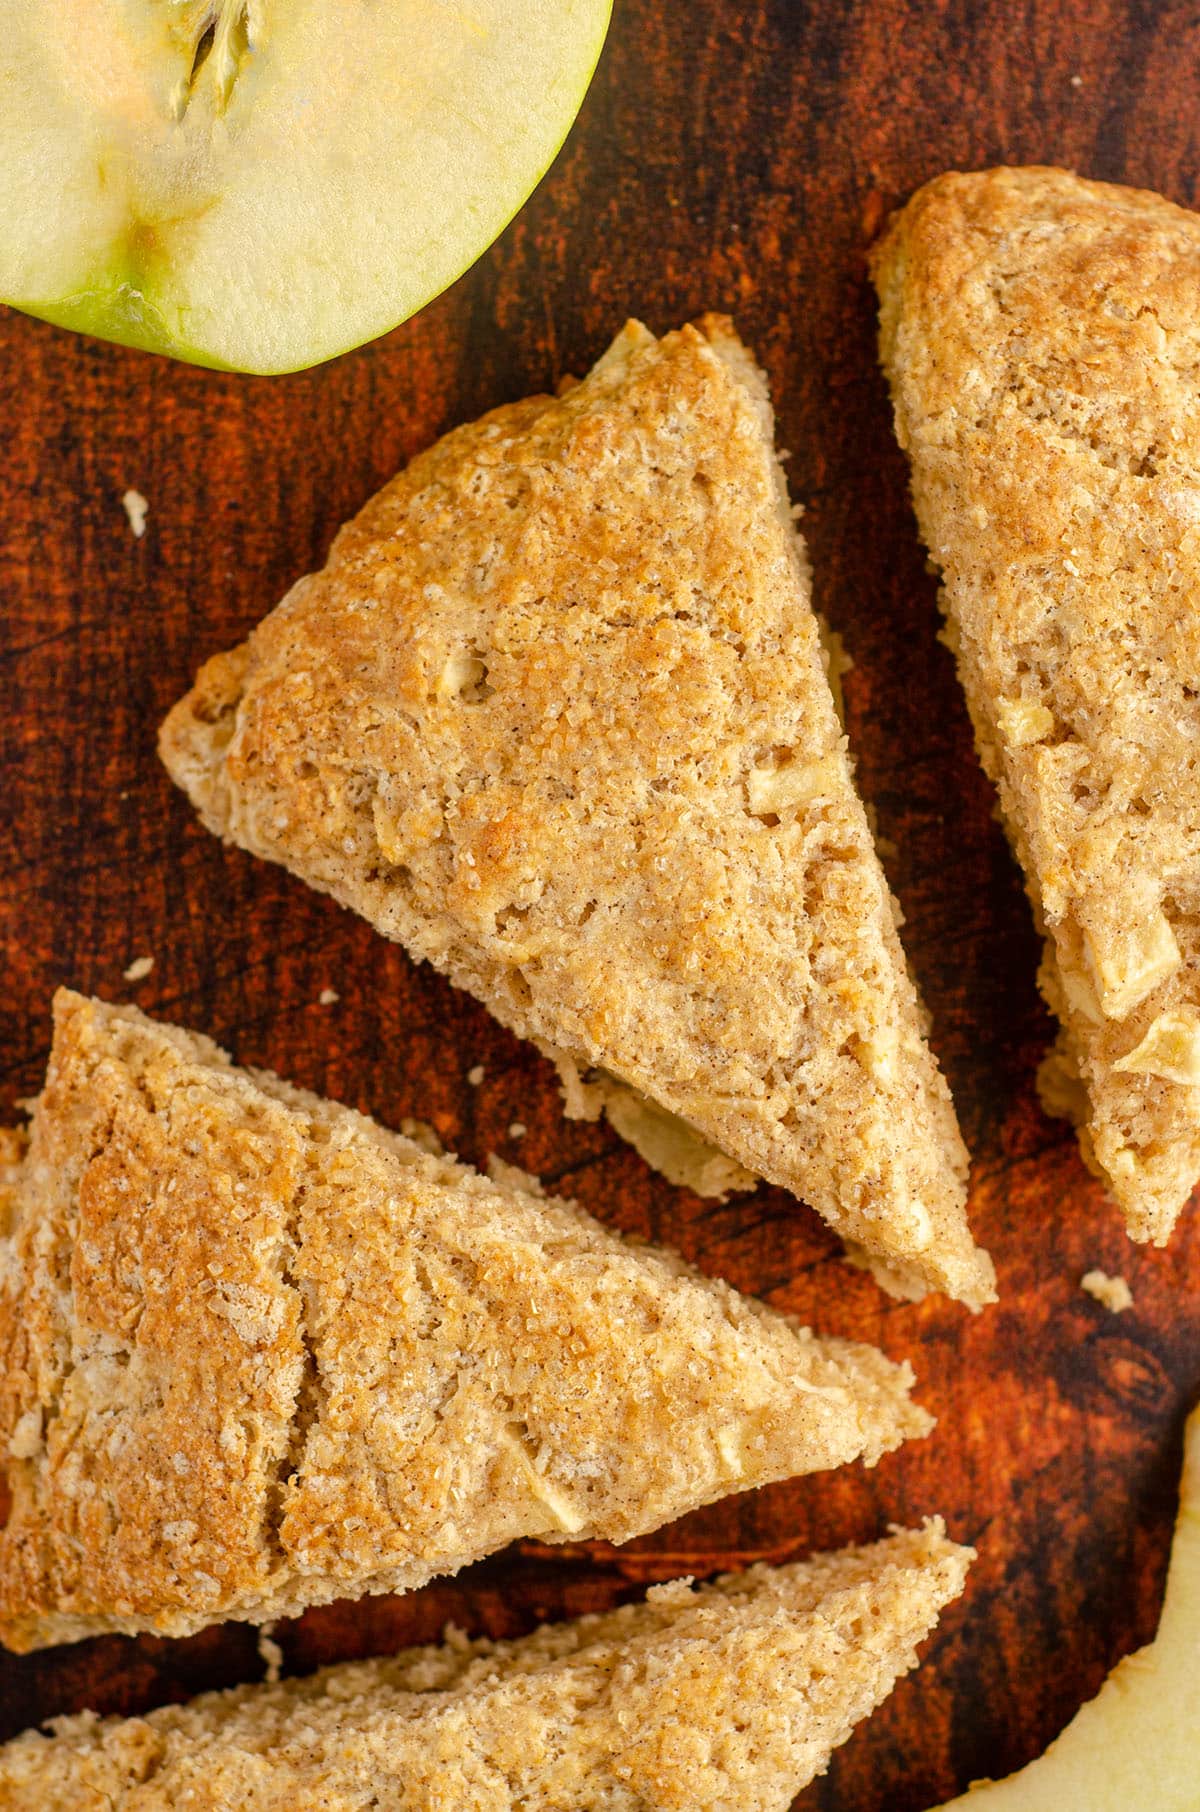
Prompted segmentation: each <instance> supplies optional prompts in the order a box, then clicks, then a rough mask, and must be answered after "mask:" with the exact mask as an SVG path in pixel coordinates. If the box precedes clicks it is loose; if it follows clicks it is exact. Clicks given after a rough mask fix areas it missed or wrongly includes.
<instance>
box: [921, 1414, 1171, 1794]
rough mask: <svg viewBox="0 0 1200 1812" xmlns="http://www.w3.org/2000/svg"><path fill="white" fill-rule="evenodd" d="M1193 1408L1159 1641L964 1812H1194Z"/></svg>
mask: <svg viewBox="0 0 1200 1812" xmlns="http://www.w3.org/2000/svg"><path fill="white" fill-rule="evenodd" d="M1198 1702H1200V1409H1197V1410H1195V1411H1194V1412H1193V1414H1192V1416H1191V1419H1190V1421H1189V1422H1188V1426H1187V1435H1186V1439H1185V1443H1184V1459H1183V1481H1182V1484H1181V1486H1180V1497H1179V1518H1178V1521H1177V1522H1176V1524H1175V1544H1174V1547H1173V1549H1172V1551H1171V1570H1170V1573H1169V1574H1168V1577H1167V1595H1166V1599H1165V1601H1164V1603H1163V1610H1162V1618H1161V1620H1160V1622H1159V1626H1158V1634H1157V1636H1156V1637H1155V1638H1154V1641H1153V1642H1151V1643H1150V1644H1149V1646H1148V1647H1146V1648H1142V1649H1139V1650H1138V1651H1137V1653H1136V1654H1133V1655H1128V1656H1126V1658H1125V1660H1124V1661H1122V1662H1121V1663H1120V1664H1119V1665H1118V1666H1117V1667H1116V1668H1114V1669H1113V1672H1112V1673H1111V1674H1110V1675H1109V1676H1108V1679H1107V1680H1106V1681H1105V1682H1104V1685H1103V1687H1102V1688H1101V1690H1100V1693H1099V1695H1098V1696H1097V1697H1096V1698H1094V1699H1092V1700H1091V1701H1090V1703H1089V1704H1087V1705H1085V1706H1084V1707H1083V1708H1082V1710H1081V1711H1079V1712H1078V1713H1077V1714H1076V1716H1075V1718H1074V1719H1073V1720H1072V1722H1071V1723H1070V1724H1068V1725H1067V1728H1066V1729H1065V1730H1064V1731H1063V1733H1062V1735H1061V1736H1060V1737H1058V1738H1057V1740H1056V1741H1055V1742H1053V1743H1051V1745H1050V1747H1049V1749H1047V1751H1046V1753H1045V1755H1043V1756H1039V1758H1038V1760H1037V1761H1036V1762H1030V1764H1029V1766H1028V1767H1027V1768H1023V1769H1022V1770H1021V1771H1020V1773H1019V1774H1010V1775H1009V1777H1008V1779H1007V1780H1002V1781H981V1782H979V1783H978V1784H977V1785H976V1786H974V1787H973V1788H972V1789H971V1791H970V1792H969V1793H965V1794H963V1796H962V1797H961V1798H960V1799H956V1800H952V1801H951V1802H950V1805H949V1806H944V1807H941V1808H940V1809H939V1812H950V1808H951V1807H956V1808H960V1809H961V1808H964V1807H965V1808H968V1809H969V1812H1137V1809H1138V1808H1143V1809H1144V1812H1151V1809H1152V1812H1200V1723H1198V1722H1197V1718H1196V1708H1197V1703H1198Z"/></svg>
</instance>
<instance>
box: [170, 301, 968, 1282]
mask: <svg viewBox="0 0 1200 1812" xmlns="http://www.w3.org/2000/svg"><path fill="white" fill-rule="evenodd" d="M161 750H162V755H163V759H164V761H165V762H166V765H167V767H168V769H169V770H170V772H171V774H172V776H173V777H174V778H175V780H177V781H178V782H179V784H180V785H181V786H182V787H183V788H185V790H186V791H187V792H188V794H189V795H190V797H191V799H192V800H193V802H194V804H195V805H196V806H197V807H198V808H199V811H200V813H201V816H202V817H203V819H204V822H205V823H206V824H207V825H208V826H209V827H210V828H211V829H212V830H214V831H215V832H217V833H218V834H219V835H220V836H222V837H225V838H227V839H228V840H230V841H232V842H235V843H237V844H240V845H241V846H242V847H243V848H245V849H247V850H250V851H252V852H254V853H255V854H257V855H259V856H264V857H267V858H270V859H272V860H274V861H277V862H281V863H283V864H284V865H285V866H286V867H288V868H290V869H291V870H293V871H294V872H295V873H296V874H298V875H300V876H301V877H302V878H303V879H304V880H305V881H307V882H308V883H309V884H310V885H312V886H314V887H318V888H322V889H324V890H325V891H327V892H329V893H331V894H333V895H334V896H335V898H337V899H338V900H340V901H342V902H343V904H345V905H347V906H350V907H352V908H353V909H354V910H356V911H357V912H360V913H361V914H362V915H363V916H364V917H365V918H367V919H368V920H369V921H370V922H371V924H373V925H374V926H375V927H376V928H377V929H378V930H379V931H381V932H383V933H384V934H385V935H386V936H388V937H392V938H395V939H397V940H399V941H400V942H401V943H402V944H404V946H405V947H406V948H407V949H408V951H409V952H410V953H411V955H412V956H413V957H414V958H417V959H425V960H427V961H429V962H431V963H432V964H434V965H435V966H436V967H437V968H438V969H440V970H441V971H442V972H443V973H444V974H446V975H448V976H449V978H450V980H451V981H452V982H454V983H455V984H457V985H458V986H459V987H462V988H465V989H468V990H469V991H470V992H471V993H473V994H475V995H476V996H478V998H479V999H480V1000H482V1001H484V1002H485V1003H486V1005H487V1006H488V1007H489V1008H490V1009H491V1011H492V1012H493V1013H494V1014H495V1015H496V1016H497V1017H498V1018H499V1019H500V1020H502V1021H503V1022H504V1024H506V1025H508V1026H510V1027H511V1028H512V1029H513V1030H514V1031H515V1032H517V1033H518V1034H519V1035H521V1036H522V1037H525V1038H528V1039H531V1040H532V1041H533V1042H534V1043H536V1044H537V1045H538V1046H539V1048H540V1049H541V1050H543V1051H544V1052H546V1053H547V1054H548V1055H549V1056H550V1057H552V1058H553V1060H554V1062H555V1063H556V1064H557V1065H558V1067H559V1071H560V1074H561V1076H562V1078H563V1084H564V1091H565V1096H566V1102H567V1111H568V1112H569V1113H573V1114H584V1115H594V1114H596V1113H598V1112H600V1111H601V1110H607V1111H608V1113H609V1115H610V1118H611V1119H612V1120H613V1123H614V1124H615V1125H616V1126H617V1128H618V1130H619V1131H621V1132H622V1133H623V1134H624V1135H625V1136H626V1137H628V1138H631V1139H632V1140H633V1141H634V1142H635V1143H637V1144H638V1145H639V1148H640V1149H642V1150H643V1151H644V1152H645V1154H646V1155H647V1156H648V1157H649V1158H650V1159H651V1161H656V1162H658V1163H660V1164H661V1165H662V1166H663V1168H664V1169H666V1170H667V1173H668V1174H669V1175H672V1176H673V1177H674V1178H675V1179H676V1180H690V1181H692V1182H693V1183H694V1184H695V1185H696V1186H697V1187H699V1188H702V1189H705V1190H708V1191H711V1192H713V1193H718V1194H719V1193H724V1192H728V1191H729V1190H730V1189H736V1188H739V1187H746V1186H748V1185H749V1184H750V1183H752V1182H753V1180H754V1179H756V1178H759V1177H764V1178H767V1179H769V1180H770V1181H771V1182H774V1183H777V1184H780V1185H781V1186H783V1187H784V1188H786V1189H788V1190H790V1191H792V1192H793V1193H794V1194H796V1195H797V1196H799V1197H801V1198H802V1199H803V1200H804V1201H806V1202H808V1203H809V1204H810V1205H811V1206H812V1207H814V1208H815V1209H817V1210H818V1212H819V1213H821V1214H822V1215H823V1216H824V1217H825V1219H826V1220H827V1221H828V1222H829V1223H830V1225H831V1226H832V1227H834V1228H835V1229H836V1230H837V1231H838V1232H839V1233H840V1234H841V1235H842V1236H843V1238H844V1239H845V1240H846V1241H847V1242H848V1243H850V1244H851V1245H853V1246H855V1247H858V1248H860V1249H861V1250H862V1251H863V1252H864V1253H865V1254H866V1255H867V1257H868V1258H869V1259H870V1260H871V1261H872V1263H873V1266H875V1267H876V1268H878V1269H880V1270H881V1271H882V1272H884V1273H885V1274H886V1275H888V1276H889V1277H890V1278H891V1279H892V1280H893V1281H894V1282H895V1283H897V1284H898V1285H899V1287H901V1288H902V1289H906V1290H907V1291H908V1292H910V1293H913V1294H920V1293H921V1292H923V1291H924V1290H926V1289H936V1290H942V1291H945V1292H947V1293H948V1294H950V1295H953V1296H957V1297H959V1298H961V1299H962V1300H963V1301H965V1302H968V1303H971V1304H972V1305H978V1304H980V1303H982V1302H985V1301H988V1300H990V1299H991V1298H992V1296H993V1276H992V1269H991V1265H990V1263H989V1261H988V1259H987V1256H986V1254H984V1253H982V1252H981V1251H979V1250H978V1249H977V1248H976V1246H975V1245H974V1243H973V1241H972V1239H971V1234H970V1229H969V1227H968V1224H967V1218H966V1211H965V1200H966V1186H965V1178H966V1154H965V1152H964V1150H963V1146H962V1141H961V1139H960V1137H959V1134H958V1129H957V1125H956V1123H955V1119H954V1113H953V1109H952V1106H951V1102H950V1096H949V1092H948V1090H947V1088H946V1085H945V1082H944V1081H943V1079H942V1076H941V1074H940V1072H939V1070H938V1068H937V1065H936V1063H935V1061H934V1058H933V1056H932V1055H931V1053H930V1050H929V1047H928V1045H927V1043H926V1040H925V1037H924V1034H923V1029H922V1024H921V1017H920V1010H919V1007H918V1002H917V996H916V992H915V989H914V986H913V983H912V981H911V979H910V977H909V975H908V972H907V970H906V968H905V963H904V957H903V953H902V951H901V947H900V942H899V939H898V936H897V932H896V909H895V905H894V902H893V900H892V898H891V896H890V894H889V891H888V886H887V882H886V880H885V879H884V875H883V872H882V870H881V868H880V865H879V862H878V859H877V856H876V853H875V849H874V845H873V842H872V837H871V832H870V829H869V827H868V824H867V819H866V816H865V813H864V811H863V807H862V805H861V803H860V801H859V799H858V797H857V795H856V793H855V791H854V786H853V782H852V777H851V765H850V759H849V756H848V754H847V748H846V739H845V737H844V735H843V734H842V730H841V726H840V724H839V721H838V718H837V715H836V712H835V709H834V703H833V697H832V694H831V691H830V686H829V682H828V678H827V675H826V672H825V669H824V666H823V664H822V647H821V640H820V634H819V630H818V624H817V619H816V617H815V615H814V614H813V611H812V608H811V598H810V584H809V575H808V569H807V564H806V557H805V553H804V548H803V544H802V542H801V541H800V539H799V537H798V535H797V534H796V531H795V526H794V523H793V519H792V511H791V509H790V507H789V504H788V499H787V489H786V485H785V482H784V478H783V472H782V467H781V466H780V464H779V462H778V460H777V458H776V455H775V452H774V446H773V417H772V413H771V407H770V402H769V398H768V395H767V389H766V383H765V380H764V379H763V377H762V374H761V373H760V372H759V371H758V369H757V368H756V366H755V365H754V363H753V361H752V360H751V358H750V356H749V354H748V353H747V351H746V349H745V348H744V347H743V346H742V344H741V342H740V341H739V340H738V339H737V337H736V335H735V334H734V332H733V330H732V328H731V327H730V325H729V324H728V322H726V321H724V320H720V319H717V318H713V317H709V318H707V319H706V320H705V321H703V322H701V323H700V324H699V325H698V326H694V327H686V328H684V329H683V330H682V331H681V332H678V333H672V334H668V335H667V336H666V337H665V338H664V339H662V340H656V339H655V338H654V337H653V336H652V335H651V334H650V333H649V332H647V330H646V329H645V328H644V327H640V326H638V325H637V324H636V323H631V324H630V325H629V326H627V327H626V328H625V329H624V331H623V332H622V333H621V334H620V335H618V337H617V339H616V340H615V342H614V343H613V345H612V346H611V347H610V349H609V350H608V352H607V353H606V354H605V355H604V357H603V358H602V359H601V360H600V362H599V363H598V364H597V365H596V367H595V369H594V370H593V371H592V372H591V374H590V375H589V376H588V377H587V378H585V379H584V380H583V382H582V383H579V384H577V385H575V386H573V387H572V388H570V389H568V390H567V391H566V392H565V394H563V395H561V396H559V397H534V398H531V399H530V400H528V401H525V402H521V403H516V404H513V405H511V406H509V407H506V408H502V409H498V410H496V411H495V412H493V413H492V414H491V415H488V416H485V417H484V418H483V419H482V420H481V421H479V422H475V423H473V424H471V425H469V426H466V427H463V428H460V429H458V430H457V431H456V432H454V433H452V434H449V435H447V436H446V438H445V439H443V440H442V441H440V442H438V443H437V445H436V446H434V447H432V448H431V449H430V450H429V451H428V452H426V453H424V454H423V455H421V456H420V457H419V458H418V459H416V460H415V461H414V462H413V464H412V465H411V466H410V467H409V468H408V469H407V470H406V471H405V472H403V473H401V474H400V476H399V477H398V478H396V479H395V480H394V481H393V482H392V483H391V484H389V485H388V486H386V488H385V489H384V490H383V491H382V492H380V494H379V495H378V496H377V497H376V498H374V499H373V500H372V501H371V502H370V503H369V504H368V505H367V506H366V508H365V509H364V510H363V511H362V513H361V514H360V515H359V516H358V517H357V518H356V519H355V520H354V521H353V522H351V523H350V524H348V525H347V526H346V527H345V528H344V529H343V530H342V532H341V533H340V535H339V536H338V538H337V540H336V542H335V543H334V546H333V550H332V552H331V554H330V557H329V561H328V563H327V565H326V566H325V568H324V570H323V571H322V572H320V573H317V574H315V575H311V576H309V577H307V578H305V579H302V580H301V581H300V582H299V584H297V585H296V586H295V587H294V588H293V589H292V591H291V592H290V593H289V595H288V596H287V597H286V598H285V599H284V601H283V602H282V604H280V605H279V607H278V608H277V609H276V610H275V611H274V612H272V614H271V615H270V616H268V617H267V618H266V619H265V621H264V622H262V623H261V624H260V625H259V627H258V628H257V629H256V630H255V631H254V633H253V634H252V635H251V637H250V638H249V640H248V641H247V642H246V643H245V644H244V645H243V646H242V647H240V648H237V649H235V650H233V651H232V652H230V653H227V654H223V655H219V656H217V657H216V658H215V659H213V660H211V661H209V663H208V664H207V666H205V667H204V668H203V670H202V671H201V673H200V675H199V677H198V679H197V681H196V684H195V686H194V688H193V690H192V691H191V692H190V693H189V694H188V695H187V697H186V698H184V699H183V700H182V701H181V702H180V703H179V704H178V705H177V706H176V707H175V709H174V710H173V711H172V713H171V714H170V716H169V717H168V719H167V721H166V723H165V725H164V727H163V731H162V737H161ZM689 1142H690V1143H689ZM697 1142H702V1143H701V1144H700V1146H699V1150H697V1149H696V1147H697Z"/></svg>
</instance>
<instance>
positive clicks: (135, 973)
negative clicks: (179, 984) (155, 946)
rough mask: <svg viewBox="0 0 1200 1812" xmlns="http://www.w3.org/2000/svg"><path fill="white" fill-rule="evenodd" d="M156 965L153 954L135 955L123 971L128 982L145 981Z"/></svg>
mask: <svg viewBox="0 0 1200 1812" xmlns="http://www.w3.org/2000/svg"><path fill="white" fill-rule="evenodd" d="M153 967H154V958H153V957H152V956H135V957H134V959H133V961H132V962H131V963H130V965H129V967H128V968H127V969H126V970H124V971H123V973H124V976H125V980H126V981H127V982H139V981H145V979H146V977H147V976H148V975H149V973H150V971H151V969H153Z"/></svg>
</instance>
